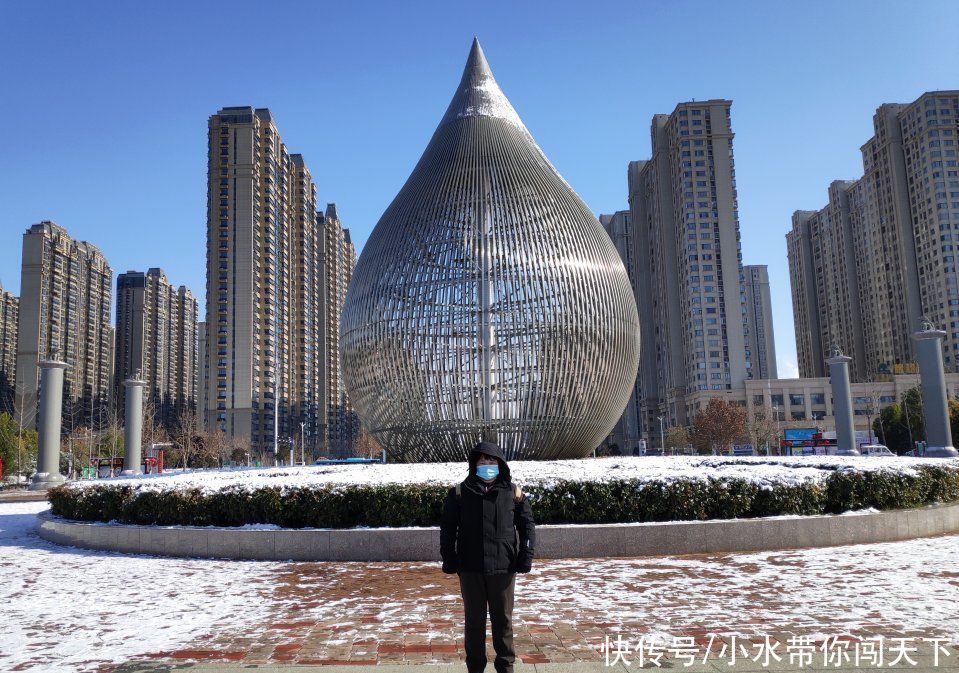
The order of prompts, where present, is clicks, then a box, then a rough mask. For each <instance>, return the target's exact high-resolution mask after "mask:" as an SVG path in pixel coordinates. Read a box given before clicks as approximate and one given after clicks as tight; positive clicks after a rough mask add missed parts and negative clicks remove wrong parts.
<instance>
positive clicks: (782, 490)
mask: <svg viewBox="0 0 959 673" xmlns="http://www.w3.org/2000/svg"><path fill="white" fill-rule="evenodd" d="M449 490H450V489H449V487H447V486H442V485H436V484H414V485H410V484H385V485H383V484H377V485H355V486H349V487H342V486H340V487H335V488H334V487H332V486H326V485H324V486H316V487H299V488H287V489H285V490H284V489H281V488H280V487H279V486H269V487H263V488H258V489H256V490H253V491H248V490H243V489H240V488H227V489H224V490H220V491H216V492H213V493H204V492H202V491H201V490H200V489H196V488H193V489H184V490H179V491H176V490H168V491H151V490H146V489H139V490H138V489H135V488H133V487H131V486H129V485H121V484H116V485H112V484H109V483H106V484H96V485H92V486H84V487H72V486H69V485H65V486H59V487H57V488H54V489H51V490H50V491H49V499H50V503H51V508H52V511H53V513H54V514H55V515H57V516H61V517H64V518H67V519H75V520H79V521H114V520H115V521H119V522H122V523H130V524H145V525H154V524H155V525H164V526H168V525H190V526H242V525H244V524H276V525H278V526H281V527H283V528H355V527H359V526H369V527H397V526H437V525H439V521H440V516H441V515H442V512H443V502H444V499H445V498H446V495H447V493H448V492H449ZM524 491H525V492H526V493H527V494H528V496H529V498H530V502H531V504H532V507H533V514H534V516H535V519H536V521H537V523H541V524H558V523H616V522H633V521H638V522H643V521H670V520H693V519H718V518H722V519H726V518H747V517H762V516H775V515H781V514H838V513H841V512H844V511H847V510H850V509H863V508H867V507H874V508H876V509H894V508H903V507H919V506H922V505H926V504H930V503H935V502H953V501H957V500H959V469H956V468H955V467H948V466H937V465H923V466H919V467H918V468H916V470H915V474H910V473H896V472H892V471H875V472H864V471H857V470H855V469H848V468H843V469H836V470H834V471H833V472H831V473H830V474H829V475H828V476H827V477H826V479H825V480H824V481H822V482H820V483H806V484H801V485H790V484H775V485H773V486H768V485H767V486H765V487H764V486H763V485H760V484H757V483H753V482H750V481H747V480H745V479H739V478H730V479H719V478H710V479H703V480H692V479H676V480H671V481H640V480H636V479H621V480H612V481H606V482H598V481H573V480H569V481H558V482H556V483H553V484H550V485H548V486H547V485H541V484H531V485H529V486H526V487H524Z"/></svg>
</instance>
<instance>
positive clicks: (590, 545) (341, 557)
mask: <svg viewBox="0 0 959 673" xmlns="http://www.w3.org/2000/svg"><path fill="white" fill-rule="evenodd" d="M38 518H39V532H40V537H42V538H43V539H45V540H49V541H50V542H54V543H57V544H61V545H69V546H74V547H82V548H86V549H98V550H104V551H116V552H124V553H130V554H150V555H155V556H183V557H200V558H228V559H258V560H274V561H286V560H293V561H437V560H439V558H440V553H439V546H440V534H439V529H438V528H352V529H344V530H339V529H299V530H258V529H250V528H199V527H198V528H190V527H157V526H128V525H105V524H97V523H84V522H79V521H68V520H65V519H59V518H57V517H53V516H51V515H50V514H49V512H44V513H41V514H40V515H39V516H38ZM954 532H959V503H949V504H941V505H932V506H929V507H923V508H918V509H907V510H891V511H885V512H876V513H868V514H845V515H817V516H804V517H771V518H764V519H726V520H716V521H689V522H670V523H633V524H601V525H542V526H537V528H536V558H540V559H544V558H545V559H549V558H602V557H617V556H618V557H626V556H651V555H660V554H670V555H674V554H697V553H705V552H742V551H769V550H777V549H794V548H801V547H830V546H835V545H845V544H856V543H869V542H889V541H894V540H907V539H911V538H918V537H927V536H930V535H938V534H941V533H954Z"/></svg>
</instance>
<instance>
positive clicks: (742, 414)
mask: <svg viewBox="0 0 959 673" xmlns="http://www.w3.org/2000/svg"><path fill="white" fill-rule="evenodd" d="M745 435H746V409H744V408H743V407H741V406H739V405H736V404H730V403H729V402H727V401H726V400H721V399H719V398H717V397H714V398H712V399H710V400H709V403H708V404H707V405H706V407H705V408H704V409H700V410H699V411H697V412H696V415H695V416H694V417H693V446H695V447H696V450H697V451H699V452H700V453H707V452H710V451H711V450H713V449H715V450H716V452H717V453H726V452H727V450H728V449H729V448H730V447H731V446H732V444H733V443H734V442H736V441H737V440H739V439H741V438H743V437H745Z"/></svg>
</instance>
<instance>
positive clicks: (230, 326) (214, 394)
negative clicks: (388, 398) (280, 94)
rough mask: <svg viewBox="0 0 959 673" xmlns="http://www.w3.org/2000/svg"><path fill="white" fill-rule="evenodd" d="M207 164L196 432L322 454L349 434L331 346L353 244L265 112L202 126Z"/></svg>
mask: <svg viewBox="0 0 959 673" xmlns="http://www.w3.org/2000/svg"><path fill="white" fill-rule="evenodd" d="M208 162H209V164H208V214H207V242H208V245H207V313H206V321H205V329H204V336H205V344H206V345H205V358H203V359H204V365H203V370H202V371H203V372H205V373H204V376H203V378H204V386H203V387H204V389H203V391H202V392H201V393H200V395H199V397H200V398H201V399H203V400H204V402H203V409H204V419H205V424H206V427H207V428H210V429H219V430H222V431H224V432H225V433H226V434H227V436H228V437H231V438H245V437H248V438H249V441H250V444H251V447H252V448H253V449H254V451H258V452H262V451H267V452H271V451H272V450H273V449H274V447H279V446H280V445H281V444H285V443H287V442H292V443H294V444H295V445H296V446H297V447H299V446H300V442H301V437H302V438H303V441H304V442H305V444H306V448H307V451H309V452H314V451H322V450H325V449H327V447H328V446H330V445H331V444H332V443H338V442H339V437H340V436H341V435H342V436H345V437H349V436H351V435H349V434H348V433H347V434H346V435H343V431H342V427H343V422H341V420H340V419H341V417H340V416H339V415H336V414H333V413H332V411H331V410H332V409H333V408H334V407H335V408H337V409H338V408H340V407H342V406H344V405H347V406H348V401H343V400H345V391H343V390H342V382H341V379H339V378H338V377H339V373H338V372H339V356H338V338H339V313H340V311H341V309H342V304H343V301H342V297H343V295H345V291H346V285H345V284H344V283H349V273H351V271H352V263H350V264H349V265H348V268H346V266H344V263H343V258H344V257H343V256H344V255H345V254H346V253H345V252H343V251H345V250H347V249H349V250H351V249H352V246H347V245H346V244H344V243H343V242H342V240H341V239H342V238H343V237H344V231H343V229H342V225H341V223H340V221H339V219H338V218H337V217H336V211H335V208H333V207H328V209H327V213H326V215H325V216H324V215H323V214H322V213H319V212H318V210H317V202H316V187H315V185H314V183H313V180H312V177H311V175H310V172H309V170H308V168H307V167H306V164H305V162H304V160H303V157H302V156H301V155H299V154H290V153H289V152H288V150H287V148H286V146H285V145H284V144H283V142H282V140H281V139H280V135H279V132H278V131H277V127H276V124H275V122H274V120H273V116H272V115H271V113H270V111H269V110H267V109H265V108H257V109H254V108H252V107H235V108H223V109H222V110H220V111H219V112H218V113H217V114H215V115H213V116H212V117H210V120H209V158H208ZM337 232H339V233H338V234H337ZM337 235H338V236H339V237H340V238H339V239H337V238H336V236H337ZM345 236H346V241H347V243H348V234H345ZM334 239H335V240H334ZM331 250H332V251H333V252H332V253H331V252H330V251H331ZM352 256H353V258H354V259H353V261H354V262H355V252H354V253H352ZM347 257H348V255H347ZM331 348H332V349H334V350H331ZM333 352H336V353H337V355H336V358H335V359H334V360H332V362H333V363H334V364H335V366H333V367H328V366H327V360H328V359H329V358H330V357H331V354H332V353H333ZM329 376H332V377H333V380H332V381H331V380H329V378H328V377H329ZM338 391H342V394H339V392H338ZM335 397H336V398H337V399H340V402H337V403H336V404H334V403H333V401H332V400H333V399H334V398H335ZM337 405H338V406H337ZM350 417H351V414H349V413H347V414H346V416H345V418H347V419H348V418H350ZM331 432H332V433H333V435H334V437H333V439H331V437H330V433H331ZM337 445H339V444H337ZM345 450H346V449H344V451H345Z"/></svg>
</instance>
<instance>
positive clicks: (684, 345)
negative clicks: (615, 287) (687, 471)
mask: <svg viewBox="0 0 959 673" xmlns="http://www.w3.org/2000/svg"><path fill="white" fill-rule="evenodd" d="M730 105H731V101H728V100H708V101H703V102H689V103H680V104H679V105H677V106H676V109H675V110H674V111H673V112H672V113H671V114H669V115H656V116H654V117H653V123H652V129H651V137H652V154H653V156H652V158H651V159H650V160H648V161H642V162H632V163H631V164H630V167H629V172H628V176H629V199H630V224H631V227H632V229H633V232H634V233H633V252H634V255H635V257H636V264H637V268H639V269H646V270H648V271H647V272H644V273H643V276H644V277H643V278H641V279H640V281H639V282H640V286H641V287H644V288H647V291H645V292H644V293H642V294H641V295H640V297H639V301H638V304H639V313H640V324H641V325H643V326H645V329H643V330H642V332H643V335H642V336H641V355H640V374H639V376H640V387H641V388H642V403H641V407H642V410H643V417H644V420H643V425H644V426H645V427H647V428H648V427H651V426H652V425H653V424H656V425H657V427H658V421H656V419H657V418H658V417H659V416H663V417H664V418H665V420H666V422H667V423H668V424H669V425H675V424H680V425H686V424H688V423H689V421H690V419H691V417H692V414H693V413H694V412H695V410H696V408H698V406H700V405H701V404H702V401H703V399H705V397H708V396H710V395H715V394H717V392H722V391H728V390H732V389H733V388H734V387H740V386H741V385H742V382H743V381H745V380H747V379H750V378H753V377H754V360H753V355H754V354H753V353H752V349H751V348H750V344H751V342H752V340H753V336H752V334H751V331H750V330H751V326H750V325H749V324H748V322H747V319H748V315H747V310H746V290H745V278H744V275H743V265H742V253H741V252H740V238H739V213H738V206H737V200H736V173H735V167H734V162H733V133H732V129H731V125H730Z"/></svg>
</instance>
